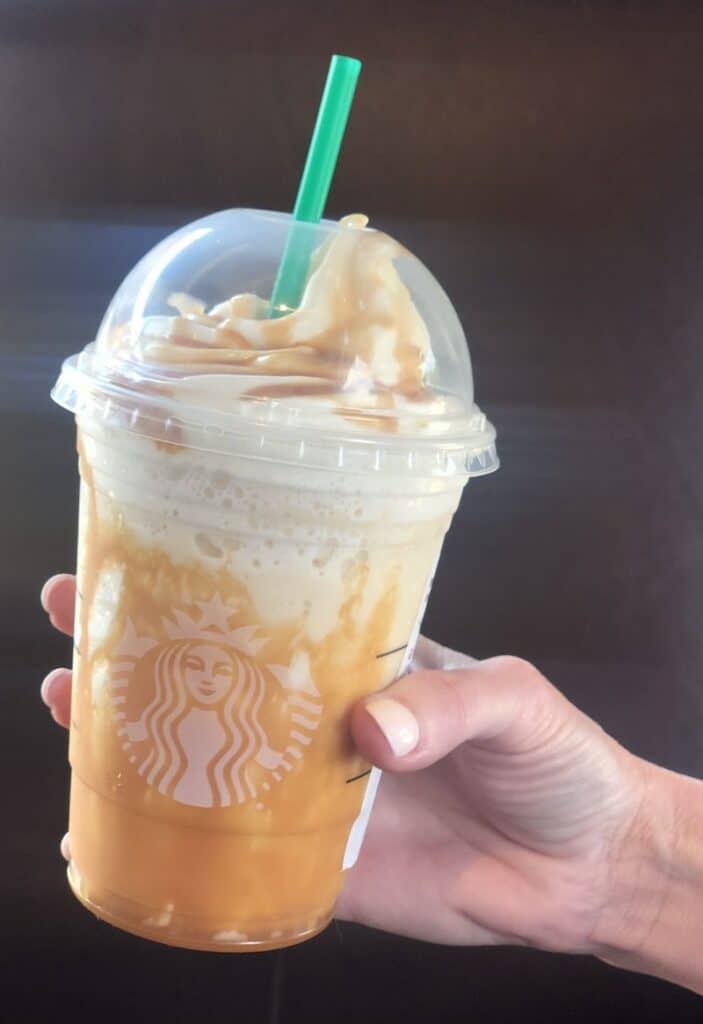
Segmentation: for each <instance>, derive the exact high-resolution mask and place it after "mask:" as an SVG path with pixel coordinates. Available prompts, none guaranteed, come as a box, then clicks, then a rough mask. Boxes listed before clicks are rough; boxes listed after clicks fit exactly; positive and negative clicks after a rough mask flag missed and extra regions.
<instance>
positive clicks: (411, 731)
mask: <svg viewBox="0 0 703 1024" xmlns="http://www.w3.org/2000/svg"><path fill="white" fill-rule="evenodd" d="M351 732H352V737H353V739H354V744H355V746H356V748H357V750H358V751H359V753H360V754H362V755H363V756H364V757H365V758H366V759H367V760H368V761H371V763H372V764H375V765H376V766H377V767H379V768H382V769H383V770H384V771H395V770H399V769H402V768H403V767H405V765H404V763H403V758H404V757H406V756H407V755H408V754H410V753H411V752H412V751H413V750H415V749H416V747H417V745H418V741H419V737H420V732H419V724H418V722H417V720H416V719H415V717H414V715H413V714H412V712H411V711H410V710H409V708H407V707H405V706H404V705H401V704H399V702H398V701H395V700H391V699H390V698H387V697H374V698H371V699H370V700H369V701H367V702H364V703H361V704H358V705H357V706H356V707H355V708H354V711H353V713H352V718H351Z"/></svg>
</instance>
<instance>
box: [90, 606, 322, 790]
mask: <svg viewBox="0 0 703 1024" xmlns="http://www.w3.org/2000/svg"><path fill="white" fill-rule="evenodd" d="M233 615H234V610H233V609H232V608H230V607H229V606H228V605H226V604H225V603H224V602H223V601H222V599H221V597H220V595H219V594H216V595H215V596H214V597H213V598H212V599H211V600H210V601H197V602H194V604H193V607H192V608H189V609H179V610H176V611H174V612H173V613H172V615H171V617H170V618H163V619H162V620H161V624H162V627H163V629H162V630H160V631H159V632H160V635H159V636H152V635H147V636H141V635H138V634H137V631H136V630H135V628H134V625H133V623H132V622H131V620H129V619H128V620H127V623H126V626H125V629H124V633H123V635H122V637H121V640H120V642H119V644H118V646H117V649H116V651H115V653H114V657H113V660H112V662H111V666H110V677H109V686H110V700H111V704H112V707H113V709H114V720H115V724H116V726H117V735H118V737H119V740H120V742H121V744H122V747H123V749H124V751H125V752H126V754H127V756H128V760H129V761H130V763H131V764H132V765H133V766H134V768H135V770H136V771H137V772H138V773H139V774H140V775H141V776H142V777H143V778H144V780H145V781H146V783H147V785H149V786H152V787H154V788H155V789H156V790H158V792H159V793H161V794H163V795H164V796H167V797H169V798H170V799H172V800H175V801H176V802H178V803H182V804H189V805H191V806H193V807H228V806H230V805H233V804H243V803H245V802H246V801H249V800H256V799H257V797H259V796H260V795H261V794H262V791H265V790H268V789H270V788H271V787H272V786H273V785H275V784H276V783H278V782H280V781H281V780H282V779H283V778H285V775H286V774H287V773H288V772H291V771H292V770H293V769H294V767H295V765H296V763H298V762H300V761H301V760H302V759H303V757H304V755H305V748H306V747H307V746H308V745H309V744H310V742H311V738H312V734H313V733H314V731H315V729H316V728H317V726H318V724H319V721H320V715H321V714H322V701H321V699H320V695H319V692H318V690H317V688H316V687H315V684H314V682H313V680H312V678H311V675H310V664H309V659H308V656H307V654H306V653H305V652H304V651H300V652H298V653H297V654H295V655H294V657H293V658H292V660H291V661H290V664H288V665H270V664H262V661H261V659H260V657H259V653H260V651H261V650H262V648H264V647H265V646H266V644H267V638H266V636H264V635H262V634H261V632H260V630H259V628H258V627H256V626H239V627H238V628H232V627H231V626H230V619H231V618H232V617H233ZM271 701H274V702H275V703H276V707H277V708H278V709H279V719H278V720H279V722H280V721H281V720H282V721H283V726H282V728H281V727H279V728H278V729H277V730H276V735H277V739H278V742H277V745H275V744H274V742H273V740H272V738H271V737H270V736H269V735H267V731H266V729H265V728H264V724H263V714H262V708H265V707H267V706H268V707H270V706H271ZM282 738H283V742H282ZM257 806H260V805H257Z"/></svg>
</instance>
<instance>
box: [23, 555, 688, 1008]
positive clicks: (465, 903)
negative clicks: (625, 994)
mask: <svg viewBox="0 0 703 1024" xmlns="http://www.w3.org/2000/svg"><path fill="white" fill-rule="evenodd" d="M42 604H43V606H44V608H45V609H46V611H47V613H48V614H49V617H50V620H51V622H52V624H53V625H54V626H55V627H56V628H57V629H59V630H60V631H62V632H64V633H67V634H70V633H71V632H72V627H73V615H74V607H75V578H74V577H73V576H69V575H61V576H55V577H52V579H51V580H49V581H48V582H47V584H46V585H45V587H44V590H43V591H42ZM412 669H413V674H412V675H410V676H406V677H405V678H403V679H400V680H398V681H397V682H395V683H393V684H392V685H391V686H390V687H388V688H387V689H386V690H385V691H384V692H383V694H382V695H376V696H374V697H372V698H369V699H368V700H367V701H365V702H362V703H361V704H359V705H358V706H357V707H356V708H355V710H354V712H353V714H352V718H351V730H352V734H353V737H354V740H355V742H356V744H357V746H358V748H359V750H360V751H361V752H362V753H363V754H364V755H365V756H366V757H367V758H368V759H369V760H371V761H372V762H373V763H374V764H376V765H378V766H379V767H381V768H383V769H384V771H385V774H384V777H383V780H382V782H381V786H380V789H379V793H378V796H377V800H376V804H375V807H374V810H373V814H372V815H371V820H370V823H369V828H368V832H367V836H366V839H365V842H364V845H363V847H362V851H361V854H360V858H359V861H358V863H357V865H356V866H355V867H354V868H353V869H352V870H351V871H350V872H348V875H347V879H346V883H345V886H344V889H343V891H342V894H341V897H340V900H339V904H338V908H337V916H338V917H340V918H342V919H347V920H353V921H357V922H359V923H363V924H366V925H370V926H373V927H377V928H382V929H385V930H387V931H392V932H396V933H398V934H403V935H408V936H413V937H417V938H421V939H425V940H428V941H434V942H441V943H451V944H469V945H473V944H498V943H509V944H528V945H533V946H537V947H539V948H542V949H551V950H559V951H568V952H590V953H594V954H596V955H599V956H601V957H602V958H603V959H607V960H608V961H609V962H613V963H617V964H619V965H620V966H627V967H630V968H631V969H634V970H640V971H645V972H647V973H652V974H657V975H659V976H661V977H666V978H669V979H670V980H672V981H677V982H679V983H680V984H684V985H688V986H689V987H691V988H694V989H696V990H698V991H703V970H702V968H701V965H700V963H699V957H698V948H699V947H700V945H701V943H700V942H699V943H698V945H697V944H696V936H698V938H700V939H701V940H703V926H700V927H698V928H697V930H696V927H694V925H692V923H691V922H692V921H694V922H695V921H699V920H703V914H698V913H697V912H696V907H698V908H700V907H701V902H702V895H701V894H702V893H703V825H702V824H701V815H700V814H699V813H698V814H697V813H696V812H695V811H692V812H691V813H687V811H686V809H687V808H688V807H695V808H700V806H701V805H702V804H703V799H702V797H703V792H702V791H703V785H702V784H701V783H700V782H698V781H696V780H693V779H687V778H685V777H684V776H678V775H674V774H673V773H671V772H666V771H665V770H664V769H660V768H656V767H654V766H653V765H650V764H648V763H647V762H644V761H642V760H640V759H638V758H636V757H634V756H633V755H632V754H630V753H628V751H626V750H625V749H624V748H623V747H621V746H620V745H619V744H618V743H616V742H615V740H613V739H612V738H610V737H609V736H607V735H606V734H605V733H604V732H603V730H602V729H601V728H600V727H599V726H598V725H597V724H596V723H595V722H593V721H591V720H590V719H589V718H588V717H587V716H586V715H584V714H582V713H581V712H580V711H578V709H577V708H575V707H574V706H573V705H572V704H570V703H569V702H568V701H567V700H566V699H565V698H564V697H563V696H562V695H561V694H560V693H559V692H558V691H557V690H556V689H555V688H554V687H553V686H552V685H551V684H550V683H549V682H548V681H547V680H546V679H545V678H544V677H543V676H542V675H541V674H540V673H539V672H538V671H537V669H536V668H534V667H533V666H532V665H530V664H528V663H527V662H524V661H521V660H520V659H517V658H509V657H504V658H493V659H489V660H487V661H482V662H479V661H474V660H473V659H471V658H468V657H467V656H465V655H461V654H457V653H456V652H453V651H449V650H448V649H446V648H443V647H440V646H439V645H437V644H434V643H432V642H431V641H429V640H425V639H423V638H421V640H420V643H419V644H418V649H417V652H416V656H415V659H414V662H413V665H412ZM42 697H43V699H44V701H45V702H46V703H47V705H48V706H49V708H50V709H51V712H52V715H53V717H54V718H55V720H56V721H57V722H58V723H59V724H61V725H64V726H67V725H68V723H69V720H70V699H71V673H70V670H68V669H55V670H54V671H53V672H51V673H49V675H48V676H47V677H46V679H45V680H44V682H43V684H42ZM684 819H685V820H684ZM682 821H683V824H682ZM62 851H63V853H64V856H66V857H68V856H69V854H70V851H69V847H68V837H67V836H65V837H64V840H63V842H62ZM691 908H693V909H691ZM692 929H693V930H692ZM694 931H695V932H696V935H694V934H693V932H694ZM699 933H701V934H699Z"/></svg>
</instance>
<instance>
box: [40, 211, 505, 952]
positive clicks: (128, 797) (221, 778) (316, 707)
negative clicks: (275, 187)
mask: <svg viewBox="0 0 703 1024" xmlns="http://www.w3.org/2000/svg"><path fill="white" fill-rule="evenodd" d="M290 228H291V219H290V217H288V216H286V215H282V214H277V213H266V212H262V211H255V210H228V211H224V212H222V213H218V214H215V215H213V216H211V217H206V218H205V219H203V220H199V221H196V222H195V223H193V224H189V225H188V226H187V227H185V228H183V229H181V230H180V231H177V232H176V233H175V234H173V235H171V236H170V237H168V238H167V239H166V240H165V241H163V242H162V243H161V244H160V245H158V246H156V248H155V249H153V250H152V251H151V252H150V253H149V254H148V255H147V256H146V257H145V258H144V259H143V260H142V261H141V262H140V263H139V264H138V265H137V266H136V267H135V269H134V270H133V271H132V273H131V274H130V275H129V276H128V277H127V278H126V280H125V281H124V283H123V284H122V286H121V287H120V288H119V290H118V292H117V294H116V295H115V298H114V299H113V301H112V303H111V305H110V307H109V309H108V311H107V314H106V316H105V318H104V320H103V323H102V325H101V327H100V330H99V332H98V335H97V339H96V341H95V342H94V343H93V344H90V345H88V346H87V347H86V348H85V349H84V350H83V351H82V352H81V353H80V354H79V355H77V356H73V357H71V358H70V359H68V360H67V361H66V363H65V364H64V366H63V369H62V372H61V376H60V378H59V381H58V383H57V384H56V386H55V388H54V391H53V397H54V398H55V400H56V401H57V402H58V403H59V404H60V405H62V406H64V407H65V408H67V409H69V410H70V411H71V412H73V413H74V415H75V418H76V423H77V437H78V456H79V468H80V479H81V494H80V523H79V543H78V601H77V608H76V631H75V638H76V641H75V656H74V686H73V706H72V721H71V733H70V762H71V767H72V782H71V807H70V833H71V851H72V860H71V863H70V867H69V872H68V873H69V880H70V884H71V886H72V888H73V891H74V892H75V894H76V896H77V897H78V899H79V900H81V902H82V903H84V904H85V905H86V906H87V907H88V908H90V909H91V910H92V911H93V912H94V913H96V914H97V915H98V916H99V917H101V918H103V919H104V920H106V921H109V922H111V923H112V924H114V925H117V926H118V927H120V928H124V929H126V930H127V931H130V932H133V933H136V934H138V935H141V936H145V937H147V938H150V939H154V940H157V941H160V942H166V943H170V944H173V945H180V946H187V947H191V948H197V949H210V950H220V951H241V950H250V949H251V950H257V949H270V948H275V947H279V946H285V945H288V944H291V943H294V942H298V941H300V940H302V939H304V938H307V937H309V936H311V935H314V934H316V933H317V932H319V931H320V930H321V929H322V928H324V927H325V926H326V925H327V923H328V922H329V920H330V918H331V916H332V914H333V909H334V903H335V899H336V897H337V895H338V893H339V890H340V888H341V886H342V884H343V880H344V871H345V870H347V869H348V868H350V867H352V866H353V863H354V861H355V859H356V856H357V854H358V852H359V848H360V846H361V842H362V839H363V832H364V829H365V826H366V821H367V819H368V816H369V813H370V809H371V803H372V801H373V794H374V792H375V788H376V784H377V781H378V777H377V773H375V772H374V773H373V774H370V773H371V766H370V765H369V764H367V763H366V762H365V761H364V760H363V759H361V758H360V757H359V755H358V754H357V753H356V752H355V750H354V748H353V746H352V743H351V740H350V737H349V733H348V716H349V712H350V709H351V708H352V706H353V705H354V704H355V702H356V701H358V700H359V699H360V698H362V697H365V696H367V695H368V694H371V693H373V692H375V691H378V690H380V689H382V688H383V687H385V686H387V685H388V684H389V683H390V682H391V681H392V680H393V679H394V678H396V677H397V676H398V675H399V674H400V672H401V671H403V670H404V667H405V666H407V664H408V661H409V657H410V655H411V653H412V647H413V645H414V641H415V639H416V637H417V632H418V629H419V622H420V618H421V616H422V612H423V610H424V604H425V602H426V599H427V595H428V592H429V587H430V585H431V579H432V575H433V572H434V568H435V566H436V563H437V559H438V557H439V553H440V549H441V546H442V542H443V539H444V536H445V533H446V531H447V528H448V527H449V524H450V521H451V519H452V515H453V513H454V511H455V509H456V507H457V504H458V501H459V498H460V496H461V492H462V489H463V487H464V485H465V484H466V482H467V480H468V479H469V478H470V477H472V476H478V475H482V474H484V473H488V472H491V471H492V470H494V469H496V468H497V466H498V460H497V457H496V452H495V444H494V441H495V433H494V430H493V428H492V426H491V425H490V423H488V422H487V420H486V418H485V416H484V415H483V414H482V413H481V411H480V410H479V409H478V408H477V406H476V405H474V401H473V384H472V374H471V365H470V361H469V354H468V349H467V345H466V340H465V337H464V333H463V331H462V328H461V325H460V323H459V321H458V319H457V316H456V313H455V312H454V309H453V307H452V305H451V303H450V301H449V299H448V298H447V296H446V295H445V293H444V292H443V291H442V289H441V287H440V286H439V284H438V283H437V281H436V280H435V279H434V278H433V277H432V275H431V274H430V272H429V271H428V270H427V269H426V268H425V267H424V266H423V265H422V263H421V262H420V261H419V260H417V259H416V258H415V257H414V256H412V255H411V254H410V253H409V252H408V251H407V250H405V249H404V248H403V247H401V246H400V245H399V244H398V243H397V242H395V241H394V240H393V239H391V238H390V237H388V236H387V235H385V234H383V233H381V232H378V231H374V230H371V229H369V228H368V227H366V221H365V218H362V217H358V216H355V217H349V218H345V219H344V220H343V221H342V222H341V223H339V224H337V223H331V222H327V221H325V222H322V223H321V224H318V225H309V226H303V227H300V226H298V227H297V228H296V231H297V232H301V231H302V232H303V233H304V234H305V235H306V237H305V244H306V245H307V247H308V251H309V252H310V253H312V259H311V273H310V277H309V279H308V283H307V286H306V289H305V292H304V296H303V300H302V302H301V305H300V306H299V307H298V308H297V309H295V310H294V311H291V312H290V313H288V314H287V315H284V316H280V317H278V318H275V319H272V318H270V317H269V309H268V302H267V300H266V298H265V296H268V295H270V293H271V287H272V283H273V280H274V277H275V274H276V268H277V266H278V264H279V262H280V259H281V255H282V252H283V249H284V246H285V243H286V239H287V237H288V233H289V231H290ZM232 296H233V297H232Z"/></svg>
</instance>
